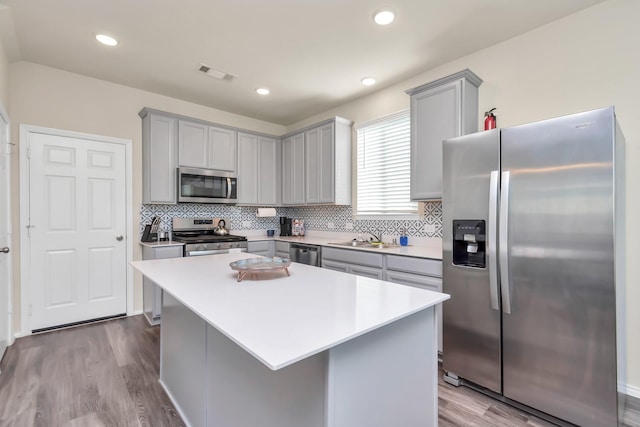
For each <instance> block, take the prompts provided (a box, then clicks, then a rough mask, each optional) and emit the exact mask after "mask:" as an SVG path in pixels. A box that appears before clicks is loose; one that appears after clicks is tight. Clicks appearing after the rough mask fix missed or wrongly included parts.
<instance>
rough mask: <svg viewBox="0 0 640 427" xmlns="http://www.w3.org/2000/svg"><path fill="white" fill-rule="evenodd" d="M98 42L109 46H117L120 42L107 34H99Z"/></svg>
mask: <svg viewBox="0 0 640 427" xmlns="http://www.w3.org/2000/svg"><path fill="white" fill-rule="evenodd" d="M96 40H98V41H99V42H100V43H102V44H104V45H107V46H116V45H117V44H118V40H116V39H114V38H113V37H111V36H108V35H106V34H98V35H97V36H96Z"/></svg>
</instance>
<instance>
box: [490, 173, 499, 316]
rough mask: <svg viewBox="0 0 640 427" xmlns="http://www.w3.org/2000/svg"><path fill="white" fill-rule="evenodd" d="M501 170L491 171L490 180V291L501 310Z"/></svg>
mask: <svg viewBox="0 0 640 427" xmlns="http://www.w3.org/2000/svg"><path fill="white" fill-rule="evenodd" d="M499 177H500V171H497V170H496V171H491V178H490V181H489V225H488V228H489V237H488V238H489V241H488V242H487V243H488V246H489V248H488V255H489V260H488V261H489V292H490V296H491V308H492V309H493V310H500V303H499V301H498V249H497V243H498V192H499V189H498V187H499V185H500V181H499Z"/></svg>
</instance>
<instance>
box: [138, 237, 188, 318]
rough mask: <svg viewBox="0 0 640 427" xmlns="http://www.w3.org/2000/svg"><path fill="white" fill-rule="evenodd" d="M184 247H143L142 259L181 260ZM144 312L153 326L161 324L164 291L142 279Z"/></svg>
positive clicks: (149, 281) (148, 280) (146, 279)
mask: <svg viewBox="0 0 640 427" xmlns="http://www.w3.org/2000/svg"><path fill="white" fill-rule="evenodd" d="M182 250H183V247H182V246H155V247H149V246H144V245H143V246H142V259H165V258H181V257H182ZM142 312H143V313H144V317H146V319H147V321H148V322H149V324H151V325H157V324H159V323H160V316H161V314H162V289H160V288H159V287H158V285H156V284H155V283H153V282H152V281H151V280H150V279H148V278H146V277H143V278H142Z"/></svg>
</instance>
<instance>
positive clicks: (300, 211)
mask: <svg viewBox="0 0 640 427" xmlns="http://www.w3.org/2000/svg"><path fill="white" fill-rule="evenodd" d="M256 211H257V207H254V206H229V205H211V204H195V203H186V204H178V205H142V206H141V207H140V230H139V232H140V235H142V230H143V229H144V225H145V224H149V223H150V222H151V219H152V218H153V217H155V216H157V217H160V219H161V221H162V222H161V225H160V229H161V230H167V231H170V230H171V220H172V219H173V217H184V218H196V217H216V218H217V217H220V218H226V219H228V220H229V223H228V224H227V226H228V227H229V228H230V229H231V230H233V231H237V230H262V229H264V230H269V229H273V230H276V234H278V233H279V232H280V223H279V219H278V217H281V216H286V217H290V218H297V219H302V220H304V227H305V229H306V230H314V231H333V232H336V231H337V232H345V233H366V232H367V231H373V232H376V233H377V232H379V231H381V232H382V234H385V235H392V236H399V235H400V234H401V233H402V231H403V230H405V231H406V234H407V236H409V237H411V236H413V237H442V202H440V201H435V202H426V203H425V204H424V218H423V219H419V220H394V219H371V220H369V219H363V220H356V219H354V218H353V216H352V212H351V206H304V207H281V208H276V217H267V218H258V217H256ZM330 223H332V224H333V228H329V224H330ZM348 224H352V226H353V228H352V229H348V228H347V225H348ZM427 224H433V225H435V232H433V233H427V232H426V231H425V225H427Z"/></svg>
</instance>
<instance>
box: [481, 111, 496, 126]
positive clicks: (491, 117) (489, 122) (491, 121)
mask: <svg viewBox="0 0 640 427" xmlns="http://www.w3.org/2000/svg"><path fill="white" fill-rule="evenodd" d="M494 110H495V108H492V109H491V110H489V111H485V113H484V116H485V117H486V118H485V119H484V130H489V129H495V128H496V116H495V114H493V111H494Z"/></svg>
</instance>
